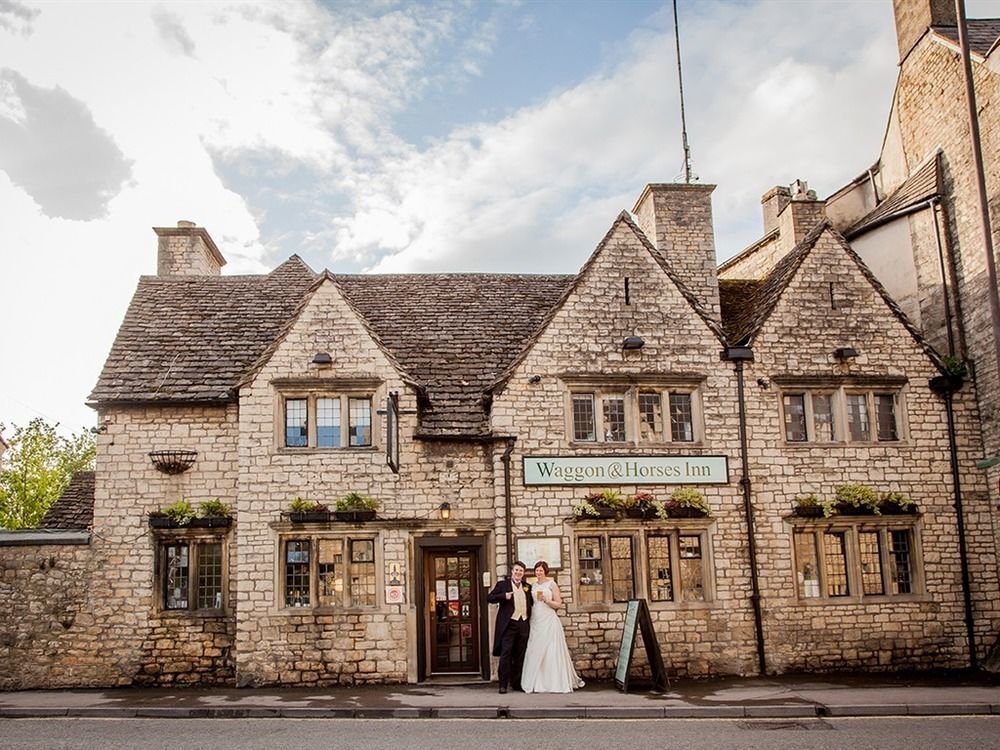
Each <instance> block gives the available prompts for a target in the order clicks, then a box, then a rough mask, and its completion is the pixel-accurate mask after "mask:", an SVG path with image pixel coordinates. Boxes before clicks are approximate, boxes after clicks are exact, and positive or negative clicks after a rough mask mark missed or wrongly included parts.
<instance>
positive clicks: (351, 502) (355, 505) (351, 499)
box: [335, 492, 379, 511]
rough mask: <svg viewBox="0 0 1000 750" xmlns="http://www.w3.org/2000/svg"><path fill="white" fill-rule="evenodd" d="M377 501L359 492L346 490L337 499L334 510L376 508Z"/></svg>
mask: <svg viewBox="0 0 1000 750" xmlns="http://www.w3.org/2000/svg"><path fill="white" fill-rule="evenodd" d="M378 506H379V501H378V500H376V499H375V498H374V497H368V495H362V494H361V493H360V492H348V493H347V494H346V495H344V496H343V497H342V498H340V499H339V500H338V501H337V505H336V507H335V509H336V510H339V511H345V510H378Z"/></svg>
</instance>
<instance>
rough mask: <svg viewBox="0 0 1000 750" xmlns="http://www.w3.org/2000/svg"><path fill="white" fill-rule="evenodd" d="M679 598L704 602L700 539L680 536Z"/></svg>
mask: <svg viewBox="0 0 1000 750" xmlns="http://www.w3.org/2000/svg"><path fill="white" fill-rule="evenodd" d="M680 558H681V569H680V573H681V576H680V578H681V596H683V598H684V600H685V601H695V602H700V601H704V600H705V584H704V581H705V573H704V570H703V569H702V564H701V537H700V536H696V535H693V534H692V535H689V534H681V536H680Z"/></svg>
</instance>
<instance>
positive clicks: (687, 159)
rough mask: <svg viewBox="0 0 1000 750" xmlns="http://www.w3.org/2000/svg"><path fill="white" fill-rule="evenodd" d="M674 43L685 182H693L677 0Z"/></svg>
mask: <svg viewBox="0 0 1000 750" xmlns="http://www.w3.org/2000/svg"><path fill="white" fill-rule="evenodd" d="M674 44H675V45H676V47H677V85H678V87H679V88H680V99H681V144H682V145H683V146H684V182H686V183H690V182H691V147H690V146H689V145H688V133H687V119H686V118H685V116H684V76H683V74H682V73H681V33H680V28H679V27H678V24H677V0H674Z"/></svg>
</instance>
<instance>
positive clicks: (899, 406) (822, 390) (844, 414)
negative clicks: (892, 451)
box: [777, 384, 908, 447]
mask: <svg viewBox="0 0 1000 750" xmlns="http://www.w3.org/2000/svg"><path fill="white" fill-rule="evenodd" d="M788 396H802V397H803V401H804V408H805V427H806V438H805V440H790V439H789V437H788V430H787V428H786V421H785V420H786V418H787V414H786V407H785V398H786V397H788ZM815 396H829V397H830V399H831V404H830V412H831V416H832V419H833V440H826V439H822V440H820V439H817V437H816V436H817V427H816V425H817V420H816V410H815V407H814V405H813V398H814V397H815ZM848 396H864V399H865V408H866V409H867V412H868V439H867V440H854V439H852V438H851V431H850V421H849V416H848V407H847V397H848ZM877 396H892V398H893V417H894V420H895V431H896V438H895V439H894V440H888V439H887V440H882V439H880V438H879V426H878V412H877V408H878V400H877ZM777 401H778V425H779V429H780V430H781V439H782V442H783V443H784V445H786V446H790V447H794V446H804V445H887V446H888V445H902V444H905V443H906V442H907V435H908V431H907V420H906V389H905V388H904V387H902V386H899V385H887V386H878V385H868V384H866V385H854V384H840V385H836V386H811V385H810V386H805V387H797V386H795V385H786V386H782V387H781V389H780V390H779V392H778V398H777Z"/></svg>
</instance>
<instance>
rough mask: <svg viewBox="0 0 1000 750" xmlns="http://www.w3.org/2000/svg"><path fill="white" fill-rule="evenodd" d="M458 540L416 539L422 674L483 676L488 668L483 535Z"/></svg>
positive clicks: (426, 675)
mask: <svg viewBox="0 0 1000 750" xmlns="http://www.w3.org/2000/svg"><path fill="white" fill-rule="evenodd" d="M457 541H466V540H459V539H456V538H454V537H453V538H451V539H448V538H436V539H434V540H430V539H422V540H419V541H418V549H419V550H420V560H421V565H420V570H419V572H420V574H421V575H420V576H419V578H420V579H421V581H420V589H419V590H420V592H421V599H422V602H421V604H422V607H421V609H422V612H421V613H420V618H419V625H418V631H419V635H420V643H421V646H422V647H421V649H420V651H421V653H420V656H421V657H422V658H420V659H419V667H418V672H419V678H420V679H425V678H426V677H429V676H431V675H448V674H453V675H454V674H467V675H472V674H475V675H480V676H481V675H482V673H483V671H484V669H488V668H489V659H488V657H487V656H486V655H485V653H486V646H487V639H486V638H484V637H483V636H484V635H485V633H486V630H485V626H484V623H485V620H484V617H485V616H486V611H485V605H484V604H483V602H484V601H485V596H484V595H483V593H482V590H481V589H482V585H483V583H482V575H481V573H482V570H483V560H482V555H483V540H482V539H477V538H472V539H469V540H468V541H469V542H471V543H469V544H455V542H457ZM487 679H488V675H487Z"/></svg>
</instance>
